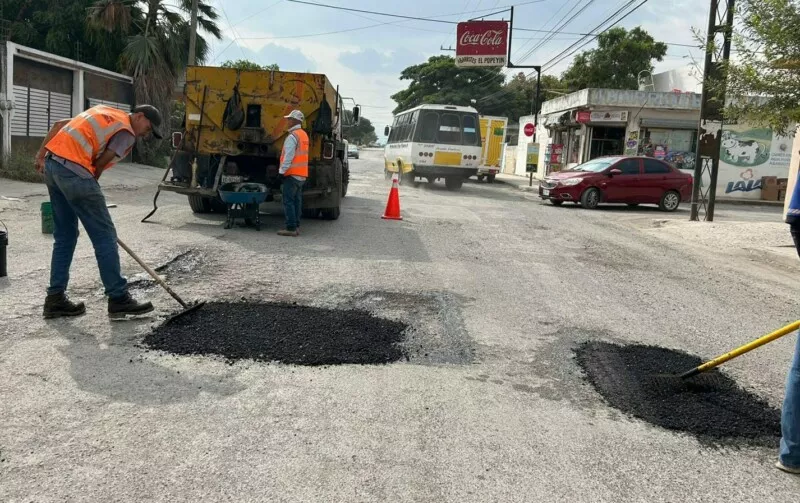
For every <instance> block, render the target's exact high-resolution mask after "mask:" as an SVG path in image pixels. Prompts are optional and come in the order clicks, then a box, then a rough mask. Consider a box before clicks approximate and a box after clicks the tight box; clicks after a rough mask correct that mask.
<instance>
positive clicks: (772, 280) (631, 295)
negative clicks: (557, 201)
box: [0, 152, 800, 503]
mask: <svg viewBox="0 0 800 503" xmlns="http://www.w3.org/2000/svg"><path fill="white" fill-rule="evenodd" d="M351 164H352V166H353V178H352V184H351V186H350V193H349V195H348V197H347V199H346V200H345V202H344V205H343V213H342V217H341V219H340V220H338V221H336V222H325V221H306V222H304V224H303V235H302V237H300V238H296V239H294V238H281V237H278V236H276V235H275V234H274V232H273V231H275V230H277V229H278V228H279V226H280V224H281V217H280V215H273V216H267V217H266V226H265V227H266V230H264V231H262V232H261V233H257V232H255V231H253V230H250V229H231V230H225V229H223V228H222V219H221V218H220V217H219V216H214V215H193V214H192V213H191V212H190V210H189V207H188V204H187V202H186V200H185V198H182V197H179V196H175V195H170V194H166V195H162V197H161V199H160V206H161V209H160V210H159V212H158V213H156V215H155V217H154V218H153V223H150V224H141V223H139V220H140V219H141V218H142V217H143V216H144V215H145V214H146V213H147V212H148V211H149V208H150V206H151V200H152V195H153V192H154V186H155V183H156V181H157V180H158V178H159V177H160V172H159V171H157V170H152V169H142V168H132V167H119V168H117V169H115V170H113V171H111V172H110V173H108V175H107V177H105V178H104V180H103V182H104V184H108V189H107V196H108V199H109V201H110V202H114V203H116V204H117V205H118V207H117V208H116V209H114V210H112V211H113V215H114V218H115V221H116V223H117V226H118V231H119V234H120V236H121V237H122V238H123V239H125V240H126V241H127V243H128V244H129V245H130V246H131V247H132V248H133V249H134V250H137V251H139V252H140V253H141V255H142V256H143V257H144V258H145V260H147V261H149V262H151V263H153V264H156V265H157V264H161V263H165V262H167V261H169V260H170V259H171V258H173V257H175V256H177V255H179V254H181V253H184V252H186V251H189V250H193V251H194V252H195V254H196V256H197V257H198V260H197V261H196V267H194V268H192V269H189V270H184V271H178V272H177V273H175V274H174V275H172V276H171V277H169V278H168V280H169V281H170V282H171V283H172V284H173V286H174V287H175V288H176V289H177V290H178V291H179V292H181V293H182V294H184V295H185V296H186V297H188V298H190V299H239V298H241V297H255V298H260V299H269V300H291V301H297V302H304V303H309V304H313V305H319V306H359V307H364V308H368V309H371V310H373V311H374V312H376V313H379V314H382V315H385V316H392V317H397V318H400V319H404V320H406V321H408V322H411V323H413V324H414V326H416V327H417V328H418V331H417V337H418V338H419V341H418V342H419V343H420V344H421V345H422V346H424V347H426V348H430V351H429V353H428V355H427V356H425V357H419V358H416V359H415V360H414V361H412V362H408V363H401V364H393V365H386V366H339V367H327V368H308V367H291V366H285V365H280V364H272V365H267V364H261V363H254V362H244V363H237V364H235V365H228V364H227V363H225V362H223V361H219V360H214V359H207V358H191V357H173V356H170V355H166V354H159V353H155V352H150V351H148V350H146V349H144V348H142V347H140V346H139V343H140V341H141V339H142V337H143V334H145V333H146V332H147V330H148V329H149V327H150V326H151V325H152V324H153V323H157V322H158V318H154V319H147V320H139V321H135V322H110V321H108V319H107V317H106V314H105V301H104V298H103V295H102V288H101V285H100V282H99V278H98V274H97V267H96V264H95V262H94V258H93V252H92V248H91V245H90V243H89V242H88V239H86V237H85V236H84V237H82V239H81V240H80V244H79V246H78V249H77V251H76V255H75V262H74V264H73V269H72V273H73V274H72V283H71V291H72V294H73V296H75V297H80V298H83V299H85V300H86V301H87V304H88V309H89V313H88V314H87V315H86V316H84V317H82V318H78V319H73V320H57V321H50V322H46V321H44V320H43V319H41V305H42V300H43V293H44V288H45V286H46V283H47V277H48V267H49V255H50V246H51V238H50V237H48V236H46V235H42V234H41V233H40V230H39V229H40V224H39V215H38V205H39V203H40V202H41V201H42V200H44V197H43V194H44V190H43V187H41V186H30V185H23V184H11V183H7V181H5V180H2V181H0V195H5V196H7V197H11V198H12V199H11V200H9V199H8V198H7V199H3V198H0V219H2V220H4V221H5V222H6V224H7V225H8V227H9V229H10V238H11V245H10V248H9V270H10V277H9V278H7V279H3V280H0V320H2V321H0V376H1V377H0V404H2V406H0V425H2V427H0V501H9V502H11V501H14V502H17V501H19V502H22V501H25V502H28V501H36V502H40V501H169V502H175V501H237V502H238V501H324V502H332V501H435V502H443V501H453V502H462V501H476V502H485V501H502V502H511V501H526V502H528V501H537V502H564V501H572V502H605V501H608V502H674V501H706V502H711V501H726V502H749V501H752V502H759V503H766V502H771V501H775V502H784V501H791V500H793V499H796V497H797V494H798V491H800V478H797V477H791V476H788V475H784V474H782V473H780V472H778V471H777V470H775V469H774V468H773V467H772V463H773V460H774V458H775V455H776V452H774V451H772V450H769V449H766V450H764V449H727V448H724V449H710V448H707V447H704V446H702V445H701V444H699V443H698V442H697V441H696V440H695V439H694V438H691V437H688V436H683V435H678V434H674V433H670V432H667V431H664V430H661V429H657V428H654V427H652V426H649V425H647V424H644V423H642V422H640V421H636V420H631V419H629V418H626V417H624V416H622V415H621V414H619V413H618V412H616V411H615V410H612V409H610V408H609V407H608V406H606V405H605V404H604V403H603V401H602V400H601V399H600V397H599V396H598V395H597V394H596V393H595V392H594V391H593V390H592V389H591V388H590V387H589V386H587V385H586V384H584V382H583V381H582V379H581V375H580V372H579V370H578V369H577V367H576V366H575V364H574V362H573V358H572V348H573V347H574V346H575V344H577V343H579V342H580V341H584V340H587V339H604V340H611V341H621V342H643V343H649V344H658V345H663V346H667V347H674V348H681V349H685V350H687V351H690V352H693V353H697V354H700V355H705V356H713V355H716V354H717V353H720V352H722V351H725V350H727V349H729V348H731V347H732V346H735V345H738V344H739V343H741V342H744V341H747V340H749V339H751V338H754V337H756V336H758V335H760V334H762V333H764V332H766V331H768V330H770V329H773V328H777V327H779V326H781V325H783V324H784V323H786V322H789V321H793V320H794V319H795V318H796V317H797V300H796V299H797V282H798V280H800V271H799V270H798V269H797V268H791V267H788V265H779V264H776V263H773V262H761V261H758V260H751V259H748V258H746V257H741V256H739V255H736V254H728V253H724V250H723V251H720V250H719V249H715V248H714V247H713V246H710V245H708V243H706V244H705V245H703V246H699V245H698V246H695V245H693V243H690V242H687V241H686V240H676V239H664V238H663V237H661V236H657V235H654V234H653V233H652V232H649V231H648V229H650V228H651V227H652V226H648V225H642V224H641V222H639V223H638V224H637V223H632V221H634V222H636V221H639V220H640V219H642V218H644V219H645V220H648V219H649V220H652V219H656V220H657V219H661V218H662V215H661V214H658V213H654V212H651V211H649V210H646V209H639V210H635V211H631V210H625V211H620V210H599V211H583V210H581V209H579V208H572V207H562V208H554V207H550V206H548V205H543V204H541V203H540V202H539V201H538V199H537V198H535V197H532V196H533V195H532V194H528V193H525V192H523V191H520V190H518V189H515V188H514V187H510V186H507V185H502V184H496V185H488V184H477V183H468V184H465V185H464V187H463V189H462V190H461V191H460V192H457V193H453V192H448V191H447V190H445V188H444V185H443V184H442V183H441V182H440V183H438V184H435V185H433V186H426V185H425V184H421V185H420V186H419V187H417V188H409V187H402V188H401V207H402V211H403V215H404V220H403V221H402V222H395V221H384V220H381V218H380V216H381V214H382V211H383V207H384V205H385V201H386V196H387V193H388V188H389V184H388V182H386V181H385V180H384V179H383V174H382V160H381V158H380V154H379V153H378V152H367V153H366V155H364V156H363V158H362V159H361V160H353V161H351ZM649 220H648V221H649ZM717 248H719V247H717ZM123 267H124V269H125V271H126V273H127V274H128V275H129V276H131V277H133V276H136V275H138V274H140V272H139V271H138V270H137V268H136V265H135V263H134V262H133V261H132V260H130V259H128V258H125V257H124V258H123ZM145 294H146V296H147V297H149V298H150V299H152V300H153V301H154V302H155V303H156V304H157V314H158V315H159V316H164V315H166V314H168V313H170V312H172V311H174V310H175V309H176V307H177V305H176V304H175V302H174V301H173V300H172V299H171V298H170V297H168V296H167V295H166V294H164V293H163V292H161V291H158V290H149V291H147V292H145ZM198 337H202V333H198ZM793 343H794V340H793V337H791V338H788V337H787V338H785V339H784V340H780V341H777V342H775V343H773V344H771V345H769V346H766V347H764V348H762V349H759V350H758V351H757V352H755V353H752V354H750V355H748V356H746V357H743V358H740V359H738V360H735V361H733V362H731V363H730V364H729V365H728V371H729V372H730V373H731V374H732V375H734V376H735V377H736V378H737V379H739V380H740V382H741V383H742V384H743V385H745V386H746V387H748V388H750V389H751V390H753V391H754V392H756V393H759V394H761V395H763V396H764V397H766V398H767V399H768V400H769V401H770V403H772V404H773V405H775V406H779V405H780V402H781V399H782V396H783V382H784V378H785V374H786V370H787V367H788V365H789V360H790V356H791V350H792V344H793Z"/></svg>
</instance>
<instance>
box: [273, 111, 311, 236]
mask: <svg viewBox="0 0 800 503" xmlns="http://www.w3.org/2000/svg"><path fill="white" fill-rule="evenodd" d="M284 119H286V120H287V121H288V126H289V134H288V135H287V136H286V140H284V142H283V150H282V151H281V166H280V170H279V172H280V174H281V176H282V177H283V188H282V192H283V210H284V213H286V228H285V229H283V230H281V231H278V234H279V235H280V236H299V235H300V215H301V214H302V212H303V184H304V183H305V182H306V178H308V150H309V140H308V134H307V133H306V132H305V131H303V129H302V128H301V126H302V124H303V121H304V120H305V116H304V115H303V112H301V111H300V110H292V112H291V113H290V114H289V115H287V116H285V117H284Z"/></svg>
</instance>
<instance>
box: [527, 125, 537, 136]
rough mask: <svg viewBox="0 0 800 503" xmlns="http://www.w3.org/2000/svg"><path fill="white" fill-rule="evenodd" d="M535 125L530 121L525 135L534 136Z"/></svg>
mask: <svg viewBox="0 0 800 503" xmlns="http://www.w3.org/2000/svg"><path fill="white" fill-rule="evenodd" d="M534 128H535V126H534V125H533V124H531V123H530V122H529V123H527V124H525V136H533V130H534Z"/></svg>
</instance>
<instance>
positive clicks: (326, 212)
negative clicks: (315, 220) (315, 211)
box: [320, 159, 344, 220]
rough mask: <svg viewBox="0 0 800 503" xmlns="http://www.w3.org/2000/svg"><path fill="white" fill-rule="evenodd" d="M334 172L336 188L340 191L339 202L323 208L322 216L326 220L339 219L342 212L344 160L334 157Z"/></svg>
mask: <svg viewBox="0 0 800 503" xmlns="http://www.w3.org/2000/svg"><path fill="white" fill-rule="evenodd" d="M333 170H334V171H333V174H334V180H335V181H336V188H337V189H338V192H339V203H338V204H337V205H336V206H335V207H333V208H322V209H321V210H320V213H321V214H322V218H323V219H324V220H338V219H339V215H340V214H341V199H342V197H343V196H342V194H343V187H344V186H343V184H342V171H343V168H342V160H341V159H334V161H333Z"/></svg>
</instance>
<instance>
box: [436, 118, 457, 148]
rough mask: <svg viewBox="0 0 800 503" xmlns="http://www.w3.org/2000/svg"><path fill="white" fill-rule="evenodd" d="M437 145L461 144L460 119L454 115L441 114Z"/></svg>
mask: <svg viewBox="0 0 800 503" xmlns="http://www.w3.org/2000/svg"><path fill="white" fill-rule="evenodd" d="M437 138H438V140H439V143H447V144H450V145H460V144H461V117H459V116H458V115H456V114H442V119H441V121H440V122H439V134H438V136H437Z"/></svg>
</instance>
